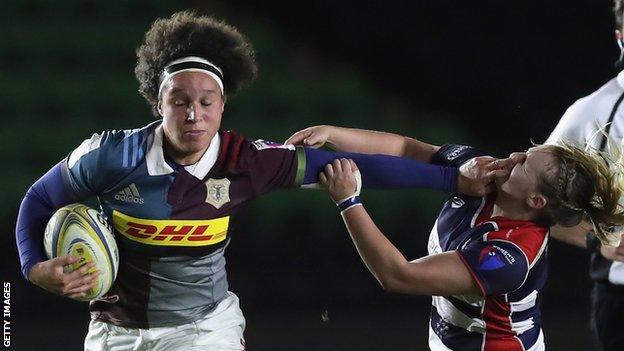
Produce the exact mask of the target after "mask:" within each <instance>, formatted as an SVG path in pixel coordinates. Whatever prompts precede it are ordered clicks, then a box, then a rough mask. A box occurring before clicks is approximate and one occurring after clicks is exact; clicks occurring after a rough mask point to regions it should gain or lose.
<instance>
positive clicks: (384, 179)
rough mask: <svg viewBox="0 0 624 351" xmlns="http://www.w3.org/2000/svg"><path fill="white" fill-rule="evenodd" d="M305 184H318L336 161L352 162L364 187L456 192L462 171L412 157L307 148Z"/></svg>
mask: <svg viewBox="0 0 624 351" xmlns="http://www.w3.org/2000/svg"><path fill="white" fill-rule="evenodd" d="M304 150H305V151H304V152H305V158H304V160H305V174H304V177H303V185H308V184H314V183H317V182H318V181H319V178H318V177H319V174H320V173H321V172H322V171H323V169H324V167H325V165H327V164H328V163H331V162H332V161H333V160H335V159H339V158H348V159H352V160H353V161H354V162H355V163H356V164H357V165H358V168H359V170H360V172H361V174H362V186H363V187H365V188H383V189H389V188H427V189H437V190H444V191H447V192H455V191H456V190H457V179H458V176H459V171H458V169H457V168H456V167H447V166H438V165H431V164H427V163H423V162H420V161H416V160H413V159H409V158H403V157H396V156H389V155H366V154H358V153H350V152H330V151H325V150H317V149H308V148H305V149H304Z"/></svg>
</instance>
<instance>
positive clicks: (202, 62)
mask: <svg viewBox="0 0 624 351" xmlns="http://www.w3.org/2000/svg"><path fill="white" fill-rule="evenodd" d="M182 72H202V73H206V74H207V75H209V76H210V77H212V79H214V80H215V81H216V82H217V84H219V88H220V89H221V95H224V89H223V72H221V69H219V67H217V66H216V65H215V64H213V63H211V62H210V61H208V60H206V59H203V58H201V57H197V56H187V57H182V58H179V59H177V60H173V61H171V62H169V64H167V66H165V68H164V69H163V71H162V73H161V74H160V85H159V87H158V96H160V93H161V92H162V90H163V87H164V86H165V83H167V81H169V79H171V77H173V76H175V75H176V74H178V73H182Z"/></svg>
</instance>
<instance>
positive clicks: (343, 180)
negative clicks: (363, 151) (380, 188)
mask: <svg viewBox="0 0 624 351" xmlns="http://www.w3.org/2000/svg"><path fill="white" fill-rule="evenodd" d="M357 170H358V168H357V166H356V165H355V162H353V160H351V159H346V158H341V159H336V160H334V161H333V162H332V163H329V164H327V166H325V170H324V171H323V172H321V174H320V175H319V180H320V181H321V184H322V185H323V186H324V187H325V188H326V189H327V191H328V192H329V195H330V196H331V198H332V199H333V200H334V202H338V201H341V200H344V199H346V198H349V197H351V196H353V195H355V193H356V192H357V180H356V178H355V177H356V175H355V172H356V171H357Z"/></svg>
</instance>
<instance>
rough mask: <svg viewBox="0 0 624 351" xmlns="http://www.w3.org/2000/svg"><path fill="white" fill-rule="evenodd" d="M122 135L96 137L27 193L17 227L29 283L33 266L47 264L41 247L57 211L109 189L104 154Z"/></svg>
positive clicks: (42, 178)
mask: <svg viewBox="0 0 624 351" xmlns="http://www.w3.org/2000/svg"><path fill="white" fill-rule="evenodd" d="M122 135H123V133H121V134H118V133H117V134H115V133H112V132H104V133H102V134H94V135H93V136H92V137H91V138H89V139H86V140H85V141H83V142H82V143H81V144H80V146H78V148H76V149H75V150H74V151H72V153H71V154H70V155H69V157H68V158H66V159H65V160H63V161H61V162H60V163H58V164H57V165H56V166H54V167H53V168H52V169H51V170H50V171H48V172H47V173H46V174H45V175H44V176H43V177H41V179H39V180H37V181H36V182H35V183H34V184H33V185H32V186H31V187H30V189H28V191H27V192H26V195H25V196H24V199H23V200H22V204H21V206H20V209H19V215H18V219H17V223H16V227H15V239H16V243H17V247H18V252H19V257H20V261H21V267H22V273H23V274H24V277H26V279H28V278H29V273H30V271H31V268H32V267H33V266H34V265H36V264H37V263H40V262H43V261H46V260H47V258H46V257H45V253H44V251H43V244H42V243H43V233H44V230H45V226H46V224H47V222H48V220H49V219H50V217H51V216H52V214H53V213H54V211H56V210H57V209H59V208H61V207H63V206H65V205H68V204H70V203H74V202H78V201H80V200H82V199H85V198H87V197H89V196H91V195H95V194H97V193H98V191H99V189H101V188H102V187H104V186H105V185H106V182H107V181H108V179H106V178H105V175H107V174H109V173H111V172H110V171H109V169H108V168H109V167H108V166H107V164H108V163H109V162H107V160H106V159H105V157H106V152H102V150H103V149H109V148H110V147H111V145H114V144H115V143H116V142H117V140H118V139H120V138H121V136H122ZM109 157H110V156H109Z"/></svg>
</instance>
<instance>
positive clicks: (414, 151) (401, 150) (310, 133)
mask: <svg viewBox="0 0 624 351" xmlns="http://www.w3.org/2000/svg"><path fill="white" fill-rule="evenodd" d="M285 144H293V145H303V146H306V147H311V148H319V147H321V146H324V145H326V146H328V147H330V148H331V149H334V150H337V151H346V152H357V153H362V154H382V155H391V156H399V157H409V158H412V159H415V160H418V161H422V162H429V160H430V159H431V156H432V155H433V154H434V153H436V151H438V149H439V148H440V147H439V146H436V145H432V144H427V143H424V142H422V141H419V140H416V139H413V138H409V137H404V136H401V135H397V134H392V133H385V132H378V131H372V130H364V129H354V128H343V127H336V126H329V125H321V126H314V127H309V128H306V129H303V130H300V131H298V132H296V133H294V134H293V135H292V136H291V137H290V138H288V139H287V140H286V142H285Z"/></svg>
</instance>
